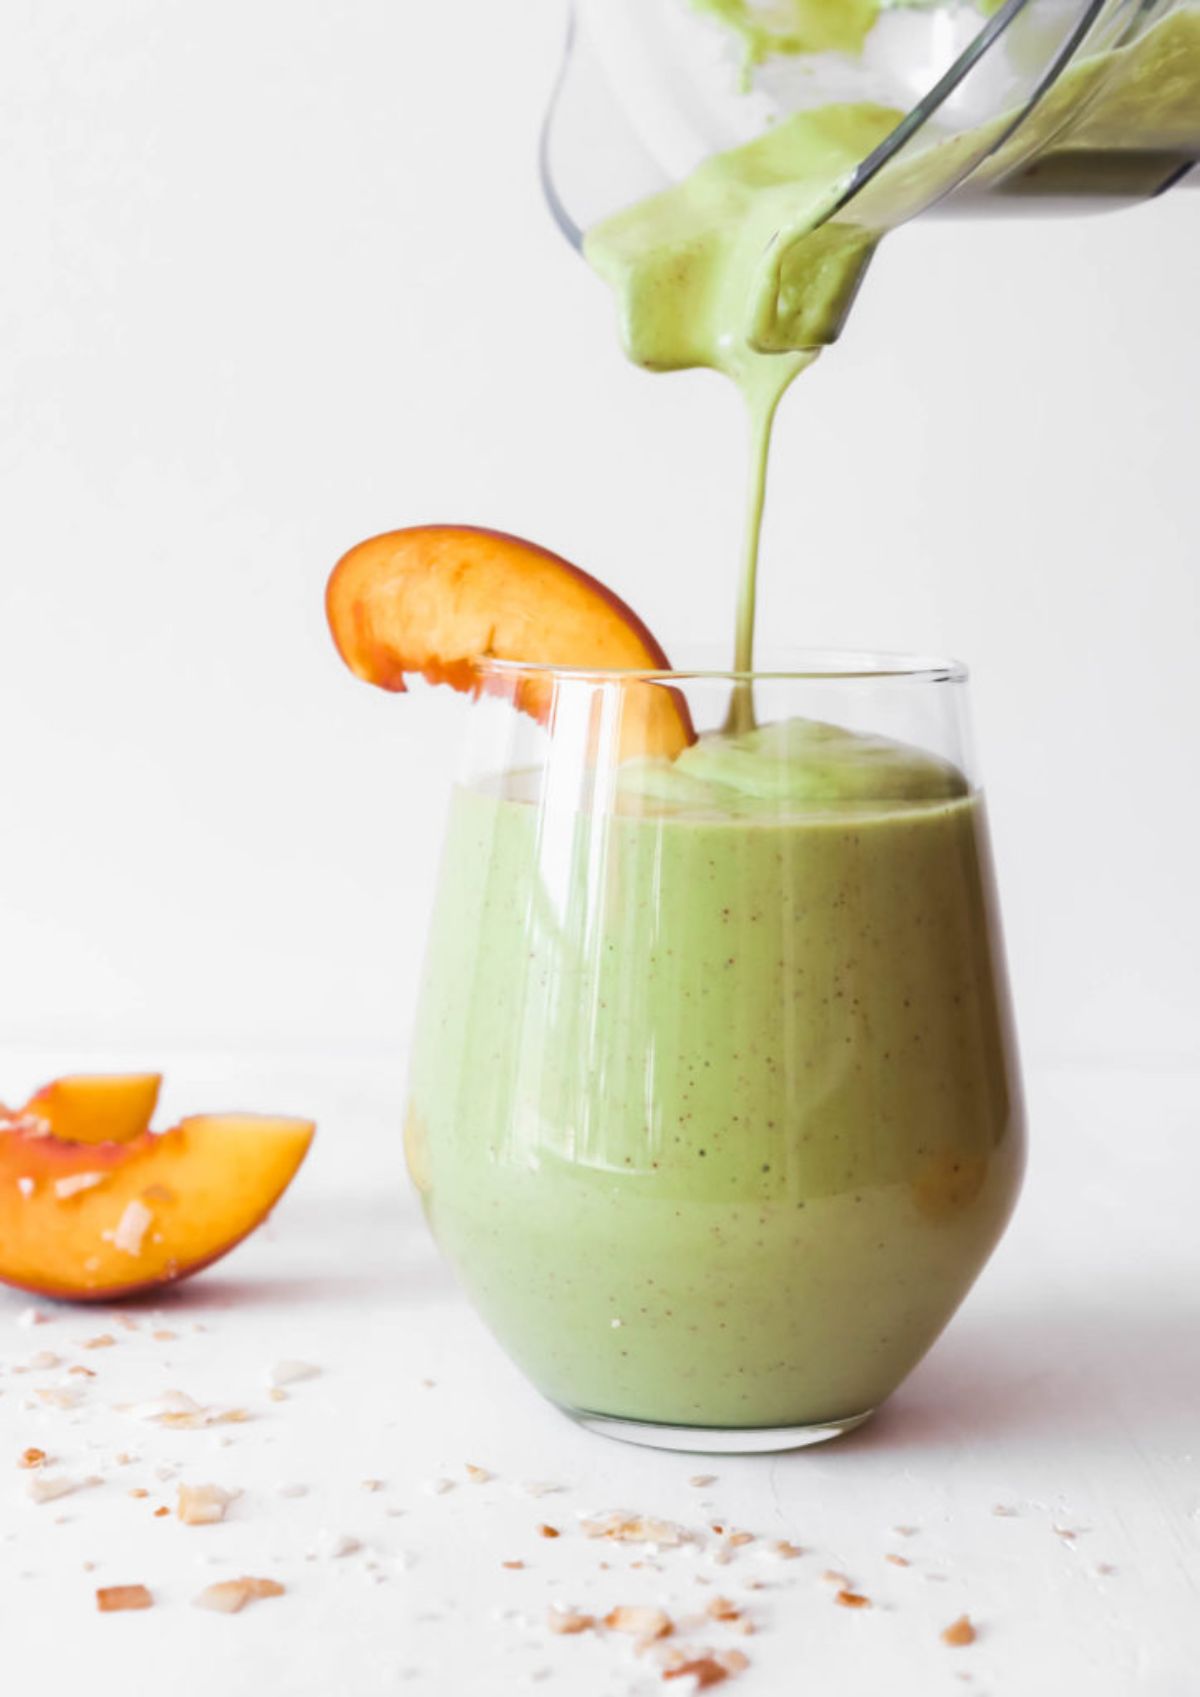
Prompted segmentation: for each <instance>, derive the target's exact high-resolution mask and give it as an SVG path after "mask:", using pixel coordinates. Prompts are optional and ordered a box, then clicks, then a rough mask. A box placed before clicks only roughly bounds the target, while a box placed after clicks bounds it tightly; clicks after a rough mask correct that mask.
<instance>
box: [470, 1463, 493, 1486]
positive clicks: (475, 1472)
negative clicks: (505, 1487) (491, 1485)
mask: <svg viewBox="0 0 1200 1697" xmlns="http://www.w3.org/2000/svg"><path fill="white" fill-rule="evenodd" d="M463 1471H464V1473H465V1474H466V1476H467V1478H468V1479H469V1480H470V1481H471V1483H472V1485H486V1484H487V1482H488V1480H489V1479H492V1478H494V1477H495V1475H494V1474H492V1473H489V1471H488V1469H487V1468H486V1467H476V1466H475V1464H474V1462H470V1461H468V1462H467V1464H466V1466H465V1467H464V1469H463Z"/></svg>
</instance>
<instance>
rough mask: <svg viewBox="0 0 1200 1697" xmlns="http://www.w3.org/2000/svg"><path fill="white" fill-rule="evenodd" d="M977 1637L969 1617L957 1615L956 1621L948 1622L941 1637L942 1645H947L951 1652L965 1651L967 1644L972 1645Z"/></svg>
mask: <svg viewBox="0 0 1200 1697" xmlns="http://www.w3.org/2000/svg"><path fill="white" fill-rule="evenodd" d="M978 1636H979V1634H978V1633H977V1632H976V1631H975V1628H974V1626H973V1625H972V1622H971V1617H970V1615H959V1617H958V1619H957V1620H952V1621H951V1622H950V1625H949V1626H948V1627H946V1629H945V1631H944V1632H943V1633H942V1635H941V1637H942V1643H943V1644H949V1646H950V1648H951V1649H952V1650H961V1649H965V1648H966V1646H967V1645H968V1644H973V1643H974V1642H975V1640H976V1638H977V1637H978Z"/></svg>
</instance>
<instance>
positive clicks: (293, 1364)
mask: <svg viewBox="0 0 1200 1697" xmlns="http://www.w3.org/2000/svg"><path fill="white" fill-rule="evenodd" d="M320 1372H321V1369H320V1368H319V1367H314V1366H313V1364H312V1362H311V1361H277V1362H276V1363H275V1365H274V1366H273V1367H272V1368H271V1370H270V1372H269V1373H268V1374H267V1382H268V1384H271V1385H275V1386H281V1385H298V1384H300V1383H301V1381H302V1380H304V1379H315V1378H317V1377H318V1376H319V1375H320Z"/></svg>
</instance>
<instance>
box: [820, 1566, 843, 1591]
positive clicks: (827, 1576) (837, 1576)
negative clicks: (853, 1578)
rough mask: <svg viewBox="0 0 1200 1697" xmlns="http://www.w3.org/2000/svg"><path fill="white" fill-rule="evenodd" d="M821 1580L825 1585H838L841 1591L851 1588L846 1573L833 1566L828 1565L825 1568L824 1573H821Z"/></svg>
mask: <svg viewBox="0 0 1200 1697" xmlns="http://www.w3.org/2000/svg"><path fill="white" fill-rule="evenodd" d="M821 1582H822V1584H824V1585H836V1586H837V1588H838V1590H839V1591H845V1590H847V1589H849V1586H850V1581H849V1579H847V1577H846V1575H845V1574H844V1573H839V1572H838V1571H837V1569H836V1568H833V1567H827V1568H826V1569H825V1571H824V1573H823V1574H822V1575H821Z"/></svg>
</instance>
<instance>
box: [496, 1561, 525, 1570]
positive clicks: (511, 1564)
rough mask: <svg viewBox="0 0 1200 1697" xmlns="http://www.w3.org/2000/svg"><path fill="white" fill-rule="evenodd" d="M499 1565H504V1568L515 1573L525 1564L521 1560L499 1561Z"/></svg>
mask: <svg viewBox="0 0 1200 1697" xmlns="http://www.w3.org/2000/svg"><path fill="white" fill-rule="evenodd" d="M500 1566H501V1567H506V1568H508V1569H509V1571H510V1572H512V1573H515V1572H517V1571H518V1570H519V1569H520V1568H523V1567H524V1566H525V1563H524V1562H523V1561H502V1562H501V1563H500Z"/></svg>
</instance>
